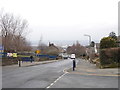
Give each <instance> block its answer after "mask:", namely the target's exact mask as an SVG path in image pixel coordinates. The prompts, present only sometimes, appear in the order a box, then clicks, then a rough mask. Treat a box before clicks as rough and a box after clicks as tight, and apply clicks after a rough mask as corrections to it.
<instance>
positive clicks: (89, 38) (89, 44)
mask: <svg viewBox="0 0 120 90" xmlns="http://www.w3.org/2000/svg"><path fill="white" fill-rule="evenodd" d="M84 36H88V37H89V45H90V44H91V36H90V35H87V34H85V35H84Z"/></svg>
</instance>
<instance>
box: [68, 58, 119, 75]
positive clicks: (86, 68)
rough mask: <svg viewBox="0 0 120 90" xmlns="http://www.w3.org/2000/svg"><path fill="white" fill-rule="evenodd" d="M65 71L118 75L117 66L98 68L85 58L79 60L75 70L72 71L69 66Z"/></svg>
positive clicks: (83, 73)
mask: <svg viewBox="0 0 120 90" xmlns="http://www.w3.org/2000/svg"><path fill="white" fill-rule="evenodd" d="M66 72H69V73H73V74H80V75H97V76H120V73H119V68H106V69H100V68H98V67H97V66H96V64H92V63H90V62H89V61H87V60H79V62H78V63H77V67H76V68H75V71H72V68H70V69H69V70H66Z"/></svg>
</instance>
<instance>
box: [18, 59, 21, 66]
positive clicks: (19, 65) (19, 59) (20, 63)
mask: <svg viewBox="0 0 120 90" xmlns="http://www.w3.org/2000/svg"><path fill="white" fill-rule="evenodd" d="M18 64H19V67H21V62H20V59H19V61H18Z"/></svg>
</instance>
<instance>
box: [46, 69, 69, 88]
mask: <svg viewBox="0 0 120 90" xmlns="http://www.w3.org/2000/svg"><path fill="white" fill-rule="evenodd" d="M65 70H66V69H64V70H63V72H64V74H63V75H61V76H60V77H59V78H57V79H56V80H55V81H54V82H53V83H51V84H50V85H49V86H47V87H46V88H47V89H48V88H50V87H51V86H53V85H54V84H55V83H56V82H57V81H58V80H60V79H61V78H62V77H63V76H64V75H65V74H67V73H68V72H65Z"/></svg>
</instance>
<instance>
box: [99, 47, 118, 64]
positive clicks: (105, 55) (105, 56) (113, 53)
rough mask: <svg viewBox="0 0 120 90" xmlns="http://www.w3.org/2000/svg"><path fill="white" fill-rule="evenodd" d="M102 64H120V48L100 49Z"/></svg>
mask: <svg viewBox="0 0 120 90" xmlns="http://www.w3.org/2000/svg"><path fill="white" fill-rule="evenodd" d="M100 63H101V65H108V64H113V63H116V64H120V48H107V49H100Z"/></svg>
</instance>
